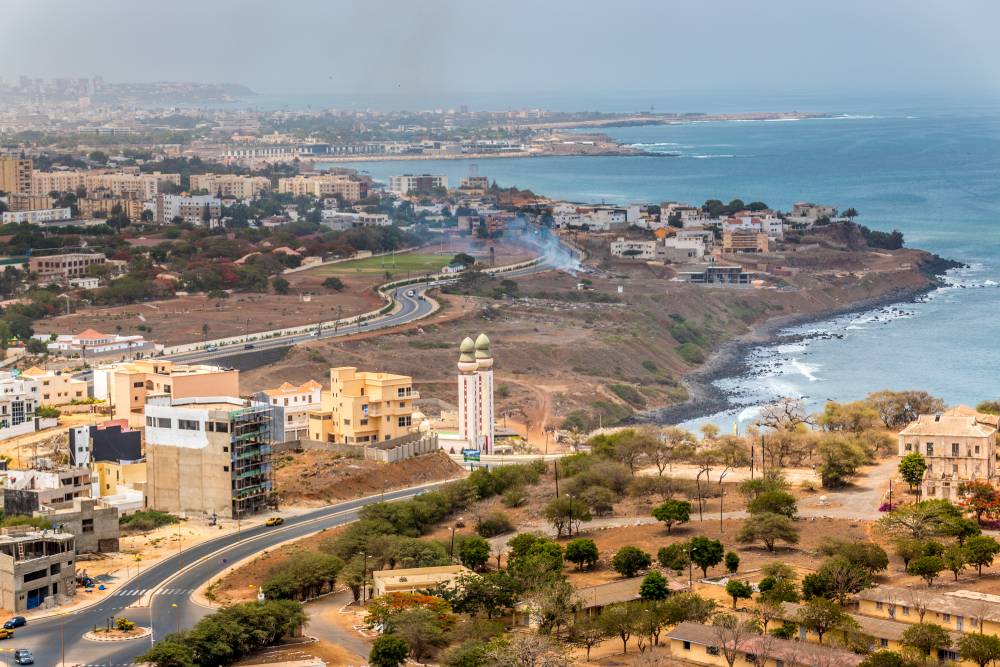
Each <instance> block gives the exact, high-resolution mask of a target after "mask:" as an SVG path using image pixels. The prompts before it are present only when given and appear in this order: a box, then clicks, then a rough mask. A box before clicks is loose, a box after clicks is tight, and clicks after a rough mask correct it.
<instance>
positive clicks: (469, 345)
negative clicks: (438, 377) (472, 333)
mask: <svg viewBox="0 0 1000 667" xmlns="http://www.w3.org/2000/svg"><path fill="white" fill-rule="evenodd" d="M475 350H476V344H475V343H474V342H472V339H471V338H469V337H468V336H466V337H465V340H463V341H462V344H461V345H460V346H459V348H458V351H459V352H461V353H463V354H465V353H467V352H475Z"/></svg>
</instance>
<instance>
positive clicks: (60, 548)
mask: <svg viewBox="0 0 1000 667" xmlns="http://www.w3.org/2000/svg"><path fill="white" fill-rule="evenodd" d="M75 560H76V547H75V540H74V538H73V536H72V535H70V534H69V533H63V532H58V531H52V530H45V531H39V530H38V529H36V528H32V527H30V526H12V527H10V528H3V529H0V606H3V608H4V609H10V610H12V611H27V610H29V609H35V608H36V607H41V606H43V605H44V606H46V607H49V606H54V605H56V604H59V603H61V602H62V601H64V600H65V598H67V597H72V596H74V595H76V567H75V565H74V562H75Z"/></svg>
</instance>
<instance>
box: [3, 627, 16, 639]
mask: <svg viewBox="0 0 1000 667" xmlns="http://www.w3.org/2000/svg"><path fill="white" fill-rule="evenodd" d="M13 636H14V631H13V630H11V629H10V628H0V639H10V638H11V637H13Z"/></svg>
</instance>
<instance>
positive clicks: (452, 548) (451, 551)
mask: <svg viewBox="0 0 1000 667" xmlns="http://www.w3.org/2000/svg"><path fill="white" fill-rule="evenodd" d="M459 523H463V521H462V517H458V519H457V520H456V521H455V523H453V524H451V546H450V547H449V548H448V559H449V560H450V561H451V562H453V563H454V562H455V529H456V528H457V527H458V524H459Z"/></svg>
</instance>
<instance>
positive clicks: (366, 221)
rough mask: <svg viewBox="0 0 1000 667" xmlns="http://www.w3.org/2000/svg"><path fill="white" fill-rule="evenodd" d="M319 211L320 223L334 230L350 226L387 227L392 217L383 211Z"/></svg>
mask: <svg viewBox="0 0 1000 667" xmlns="http://www.w3.org/2000/svg"><path fill="white" fill-rule="evenodd" d="M320 213H321V216H322V217H321V220H320V222H321V224H323V225H325V226H327V227H330V228H331V229H335V230H344V229H350V228H352V227H388V226H389V225H391V224H392V219H391V218H390V217H389V216H388V215H386V214H385V213H353V212H348V211H335V210H331V209H323V210H322V211H321V212H320Z"/></svg>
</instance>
